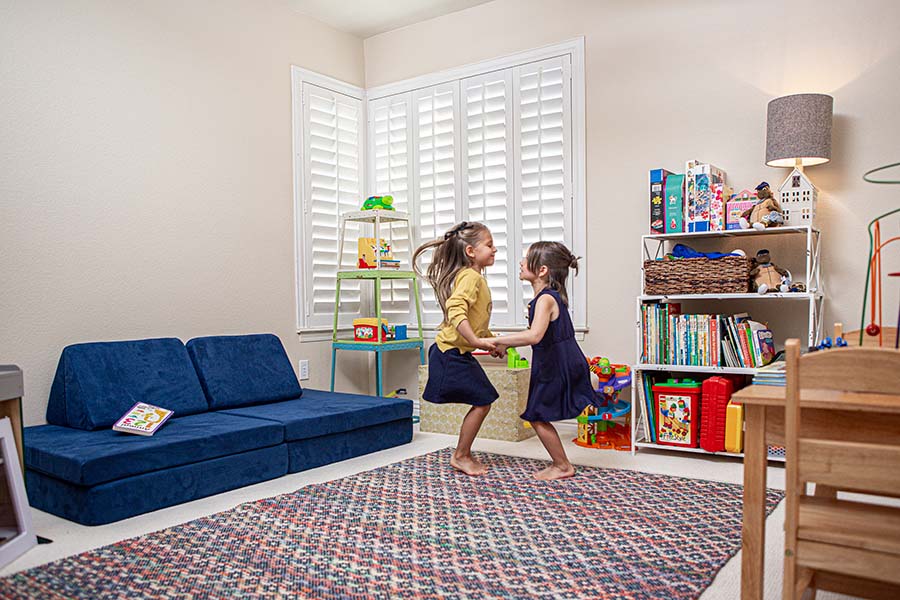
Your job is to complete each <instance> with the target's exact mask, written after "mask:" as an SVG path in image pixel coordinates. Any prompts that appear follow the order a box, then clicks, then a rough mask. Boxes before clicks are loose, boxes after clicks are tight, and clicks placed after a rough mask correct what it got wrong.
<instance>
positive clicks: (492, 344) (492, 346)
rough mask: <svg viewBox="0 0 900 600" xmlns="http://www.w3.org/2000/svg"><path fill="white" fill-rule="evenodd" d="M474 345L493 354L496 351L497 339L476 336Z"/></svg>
mask: <svg viewBox="0 0 900 600" xmlns="http://www.w3.org/2000/svg"><path fill="white" fill-rule="evenodd" d="M475 347H476V348H478V349H479V350H487V351H488V352H490V353H491V355H493V354H494V352H496V351H497V341H496V340H495V339H494V338H478V343H477V344H475Z"/></svg>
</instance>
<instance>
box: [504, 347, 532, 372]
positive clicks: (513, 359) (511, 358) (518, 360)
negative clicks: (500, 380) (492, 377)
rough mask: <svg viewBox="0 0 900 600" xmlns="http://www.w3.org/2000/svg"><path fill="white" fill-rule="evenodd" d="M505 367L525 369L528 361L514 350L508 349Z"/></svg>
mask: <svg viewBox="0 0 900 600" xmlns="http://www.w3.org/2000/svg"><path fill="white" fill-rule="evenodd" d="M506 366H507V367H509V368H510V369H527V368H528V360H526V359H524V358H522V355H521V354H519V351H518V350H516V349H515V348H509V349H508V350H507V351H506Z"/></svg>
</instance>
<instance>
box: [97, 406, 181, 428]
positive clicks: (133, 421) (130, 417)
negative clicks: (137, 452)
mask: <svg viewBox="0 0 900 600" xmlns="http://www.w3.org/2000/svg"><path fill="white" fill-rule="evenodd" d="M173 414H175V413H174V411H171V410H169V409H167V408H160V407H159V406H153V405H152V404H146V403H144V402H138V403H137V404H135V405H134V406H132V407H131V408H129V409H128V412H126V413H125V414H124V415H122V418H121V419H119V420H118V421H116V423H115V425H113V427H112V428H113V431H121V432H122V433H134V434H137V435H153V434H154V433H156V431H157V430H158V429H159V428H160V427H162V426H163V423H165V422H166V421H168V420H169V417H171V416H172V415H173Z"/></svg>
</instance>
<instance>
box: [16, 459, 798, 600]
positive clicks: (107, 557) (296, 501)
mask: <svg viewBox="0 0 900 600" xmlns="http://www.w3.org/2000/svg"><path fill="white" fill-rule="evenodd" d="M450 452H451V450H450V449H446V450H441V451H438V452H433V453H431V454H426V455H424V456H419V457H416V458H412V459H409V460H405V461H402V462H399V463H396V464H392V465H388V466H386V467H382V468H380V469H375V470H374V471H368V472H364V473H360V474H358V475H353V476H350V477H346V478H344V479H339V480H336V481H331V482H328V483H322V484H317V485H310V486H308V487H305V488H302V489H300V490H298V491H297V492H294V493H291V494H284V495H281V496H277V497H274V498H268V499H265V500H260V501H258V502H250V503H246V504H242V505H240V506H238V507H236V508H234V509H232V510H228V511H225V512H222V513H218V514H215V515H212V516H209V517H206V518H202V519H197V520H195V521H191V522H189V523H185V524H184V525H179V526H177V527H171V528H169V529H164V530H162V531H158V532H155V533H152V534H149V535H145V536H141V537H137V538H133V539H130V540H125V541H123V542H120V543H117V544H113V545H111V546H106V547H104V548H100V549H98V550H94V551H90V552H85V553H84V554H81V555H78V556H73V557H71V558H66V559H63V560H60V561H57V562H54V563H51V564H48V565H45V566H42V567H37V568H34V569H30V570H28V571H23V572H21V573H18V574H15V575H12V576H10V577H8V578H6V579H0V597H3V598H29V599H30V598H42V599H44V600H51V599H54V598H91V599H94V598H223V599H225V598H229V599H230V598H277V597H288V598H323V599H332V598H335V599H336V598H360V599H362V598H478V599H482V598H535V597H542V598H620V599H626V598H648V599H649V598H653V599H658V598H666V599H670V600H674V599H681V598H697V597H698V596H700V594H701V593H702V592H703V590H704V589H705V588H706V587H707V586H708V585H709V584H710V583H711V582H712V580H713V577H714V576H715V574H716V573H717V572H718V571H719V569H720V568H721V567H722V566H723V565H724V564H725V562H726V561H727V560H728V559H729V558H730V557H731V556H732V555H734V554H735V553H736V552H737V551H738V550H739V549H740V545H741V486H738V485H732V484H725V483H716V482H710V481H700V480H694V479H684V478H679V477H668V476H664V475H650V474H646V473H639V472H635V471H624V470H616V469H600V468H592V467H580V468H579V470H578V474H577V476H576V477H574V478H572V479H568V480H564V481H555V482H538V481H535V480H533V479H532V478H531V474H532V473H533V472H534V471H535V470H537V469H538V468H541V467H543V466H546V463H542V462H541V461H536V460H530V459H525V458H515V457H510V456H501V455H497V454H482V455H480V457H481V459H482V460H484V461H485V462H486V463H488V464H489V465H490V468H491V470H490V472H489V474H488V475H487V476H484V477H477V478H473V477H467V476H465V475H462V474H459V473H457V472H455V471H453V470H452V469H451V468H450V465H449V463H448V461H449V457H450ZM781 498H782V493H781V492H778V491H769V493H768V497H767V504H768V510H769V512H771V510H772V509H773V508H774V507H775V505H776V504H777V503H778V502H779V501H780V500H781ZM736 593H737V592H736Z"/></svg>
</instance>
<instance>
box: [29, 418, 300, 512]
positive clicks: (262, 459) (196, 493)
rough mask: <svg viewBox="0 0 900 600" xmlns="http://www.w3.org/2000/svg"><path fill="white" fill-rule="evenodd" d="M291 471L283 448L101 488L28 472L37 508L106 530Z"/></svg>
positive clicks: (164, 471)
mask: <svg viewBox="0 0 900 600" xmlns="http://www.w3.org/2000/svg"><path fill="white" fill-rule="evenodd" d="M166 427H168V424H167V425H166ZM157 435H158V434H157ZM287 466H288V457H287V446H286V444H278V445H277V446H269V447H268V448H262V449H260V450H250V451H249V452H242V453H240V454H232V455H230V456H223V457H221V458H214V459H212V460H206V461H203V462H198V463H192V464H189V465H182V466H180V467H173V468H171V469H163V470H162V471H155V472H153V473H144V474H142V475H134V476H132V477H126V478H124V479H118V480H116V481H111V482H109V483H101V484H99V485H95V486H81V485H75V484H73V483H69V482H67V481H62V480H60V479H56V478H55V477H51V476H49V475H44V474H43V473H38V472H36V471H28V472H27V473H26V474H25V487H26V490H27V492H28V501H29V504H31V506H32V508H37V509H39V510H43V511H45V512H48V513H51V514H54V515H57V516H60V517H62V518H64V519H69V520H70V521H75V522H76V523H81V524H82V525H103V524H106V523H112V522H113V521H119V520H121V519H125V518H127V517H133V516H135V515H140V514H143V513H147V512H150V511H153V510H157V509H160V508H164V507H166V506H174V505H175V504H181V503H182V502H189V501H190V500H195V499H197V498H203V497H206V496H212V495H213V494H221V493H222V492H227V491H228V490H233V489H235V488H239V487H243V486H245V485H251V484H254V483H259V482H260V481H266V480H267V479H274V478H275V477H281V476H282V475H285V474H286V473H287Z"/></svg>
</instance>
